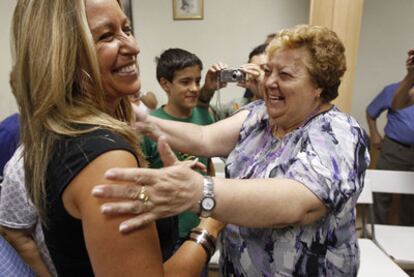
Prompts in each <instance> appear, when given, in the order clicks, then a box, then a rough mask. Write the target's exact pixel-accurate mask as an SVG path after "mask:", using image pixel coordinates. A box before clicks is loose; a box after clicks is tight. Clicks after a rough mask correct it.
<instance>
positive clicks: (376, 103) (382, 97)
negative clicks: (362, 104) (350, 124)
mask: <svg viewBox="0 0 414 277" xmlns="http://www.w3.org/2000/svg"><path fill="white" fill-rule="evenodd" d="M396 86H397V84H390V85H387V86H386V87H384V89H383V90H382V91H381V92H380V93H379V94H378V95H377V96H376V97H375V98H374V99H373V100H372V101H371V103H369V105H368V106H367V109H366V118H367V123H368V132H369V138H370V142H371V145H372V146H373V147H375V148H376V149H380V148H381V141H382V136H381V134H380V132H379V130H378V127H377V118H378V117H379V116H380V115H381V113H382V112H384V111H385V110H388V109H390V106H391V101H392V96H393V94H394V91H395V88H396Z"/></svg>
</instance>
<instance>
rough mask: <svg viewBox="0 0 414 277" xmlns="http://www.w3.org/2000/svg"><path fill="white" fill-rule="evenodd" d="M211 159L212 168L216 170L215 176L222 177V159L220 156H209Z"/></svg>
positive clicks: (223, 165)
mask: <svg viewBox="0 0 414 277" xmlns="http://www.w3.org/2000/svg"><path fill="white" fill-rule="evenodd" d="M211 161H212V162H213V165H214V169H215V171H216V176H217V177H222V178H224V167H225V164H224V161H223V160H222V158H220V157H213V158H211Z"/></svg>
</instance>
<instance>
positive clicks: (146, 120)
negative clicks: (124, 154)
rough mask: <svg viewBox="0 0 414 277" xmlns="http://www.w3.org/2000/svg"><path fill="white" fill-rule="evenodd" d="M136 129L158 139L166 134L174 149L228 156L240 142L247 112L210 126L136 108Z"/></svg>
mask: <svg viewBox="0 0 414 277" xmlns="http://www.w3.org/2000/svg"><path fill="white" fill-rule="evenodd" d="M135 113H136V115H137V122H136V123H135V128H136V129H137V130H138V131H139V132H140V133H142V134H144V135H146V136H148V137H150V138H151V139H153V140H155V141H157V140H158V138H159V137H160V136H161V135H163V136H165V137H166V139H167V142H168V144H169V145H170V146H171V148H173V149H174V150H177V151H180V152H184V153H191V154H192V155H195V156H202V157H214V156H227V155H228V154H229V153H230V152H231V151H232V150H233V148H234V146H235V145H236V143H237V139H238V137H239V134H240V129H241V127H242V124H243V122H244V120H245V119H246V117H247V114H248V111H240V112H238V113H236V114H234V115H233V116H231V117H229V118H226V119H224V120H221V121H218V122H216V123H214V124H211V125H205V126H200V125H196V124H191V123H185V122H178V121H171V120H164V119H160V118H157V117H153V116H149V115H146V114H144V113H141V112H140V111H137V110H135Z"/></svg>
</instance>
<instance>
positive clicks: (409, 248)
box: [366, 169, 414, 269]
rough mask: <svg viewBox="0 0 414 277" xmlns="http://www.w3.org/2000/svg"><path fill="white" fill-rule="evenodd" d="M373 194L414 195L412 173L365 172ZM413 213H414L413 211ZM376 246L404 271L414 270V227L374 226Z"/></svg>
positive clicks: (413, 176) (390, 171) (413, 177)
mask: <svg viewBox="0 0 414 277" xmlns="http://www.w3.org/2000/svg"><path fill="white" fill-rule="evenodd" d="M366 179H367V180H369V182H370V183H371V186H372V191H373V192H381V193H398V194H413V195H414V172H407V171H392V170H373V169H369V170H367V174H366ZM413 212H414V211H413ZM373 229H374V230H375V234H374V236H373V238H374V240H375V242H376V243H377V245H378V246H379V247H380V248H382V249H383V250H384V252H385V253H386V254H387V255H389V256H390V257H391V258H392V259H393V260H394V261H395V262H396V263H397V264H398V265H400V266H401V267H402V268H404V269H413V268H414V227H408V226H395V225H381V224H374V228H373Z"/></svg>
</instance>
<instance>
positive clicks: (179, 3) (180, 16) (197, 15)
mask: <svg viewBox="0 0 414 277" xmlns="http://www.w3.org/2000/svg"><path fill="white" fill-rule="evenodd" d="M172 1H173V18H174V20H191V19H203V13H204V11H203V10H204V7H203V6H204V3H203V0H172Z"/></svg>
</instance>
